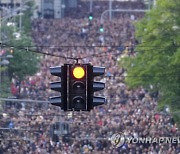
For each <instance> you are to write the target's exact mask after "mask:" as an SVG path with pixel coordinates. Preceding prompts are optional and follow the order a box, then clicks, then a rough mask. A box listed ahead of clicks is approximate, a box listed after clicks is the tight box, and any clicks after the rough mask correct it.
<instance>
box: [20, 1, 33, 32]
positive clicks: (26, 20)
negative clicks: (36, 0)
mask: <svg viewBox="0 0 180 154" xmlns="http://www.w3.org/2000/svg"><path fill="white" fill-rule="evenodd" d="M33 5H34V4H33V2H29V3H27V6H29V8H28V9H27V10H26V11H25V12H24V15H23V16H22V25H23V28H24V31H25V32H26V33H30V32H31V18H30V17H31V16H32V14H33Z"/></svg>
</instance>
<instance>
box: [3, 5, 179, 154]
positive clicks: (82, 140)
mask: <svg viewBox="0 0 180 154" xmlns="http://www.w3.org/2000/svg"><path fill="white" fill-rule="evenodd" d="M106 7H107V5H106V3H103V5H102V4H101V5H100V4H97V5H96V7H95V8H96V10H97V11H95V14H99V13H98V11H101V9H102V10H104V9H106ZM79 8H80V9H79V10H78V11H72V12H68V13H67V14H66V18H64V19H61V20H59V19H41V18H39V19H35V20H33V21H32V37H33V40H34V42H35V44H36V46H37V49H38V50H39V51H42V52H48V53H54V54H57V55H61V56H68V57H80V58H83V59H82V60H81V62H82V63H89V62H91V63H92V64H93V65H97V66H104V67H106V74H105V77H102V78H99V80H101V81H104V82H105V83H106V88H105V90H104V91H102V92H101V95H102V94H104V96H105V97H106V98H107V103H106V104H105V105H102V106H100V107H96V108H94V110H92V111H91V112H64V111H62V110H61V109H60V108H58V107H54V106H52V105H48V104H47V103H46V102H44V103H39V102H36V103H35V102H28V103H27V102H6V103H5V104H4V106H3V114H2V115H1V116H0V125H1V127H4V128H7V127H8V128H14V129H12V130H4V131H2V130H1V132H0V136H1V138H2V139H3V140H1V143H0V153H9V154H10V153H18V154H24V153H28V154H46V153H52V154H55V153H63V154H71V153H75V154H76V153H77V154H80V153H81V154H84V153H98V154H104V153H108V154H116V153H117V154H118V153H120V154H121V153H122V154H123V153H128V154H138V153H139V154H141V153H148V154H177V153H179V152H180V146H179V145H178V144H125V145H124V146H123V147H120V148H115V147H113V145H112V144H111V142H110V140H109V138H110V137H111V136H112V134H114V133H120V132H123V133H124V134H125V135H127V136H133V137H171V136H173V137H175V136H179V135H180V132H179V130H178V128H177V126H176V124H175V123H174V121H173V119H172V117H171V116H170V115H169V114H168V112H161V113H160V112H158V111H157V108H156V107H157V93H149V92H148V91H146V90H145V89H143V88H141V87H140V88H138V89H134V90H130V89H128V87H127V85H126V84H125V82H124V79H125V77H126V75H128V74H127V72H126V71H125V70H124V69H123V68H120V67H119V66H118V61H119V60H121V58H123V57H124V56H135V55H136V53H135V52H134V48H133V46H134V45H135V44H136V43H137V41H136V40H135V28H134V25H133V24H134V23H135V22H136V21H138V20H139V19H141V18H142V17H143V15H144V14H143V13H120V14H118V15H115V17H114V18H113V19H112V21H111V22H110V21H108V20H105V21H104V24H103V26H104V32H103V33H102V32H100V31H99V27H100V25H101V23H100V18H99V17H97V16H96V17H97V18H94V19H93V20H92V21H91V23H90V22H89V20H88V19H87V16H86V17H84V16H83V15H84V14H86V11H87V9H86V6H85V4H84V3H82V4H80V5H79ZM82 8H84V9H82ZM117 8H118V4H117ZM123 8H132V9H141V8H142V9H143V8H144V6H143V4H141V3H136V4H133V3H131V2H129V3H128V2H124V5H123ZM78 15H79V16H78ZM74 16H76V17H77V16H78V18H76V19H74ZM87 46H89V47H87ZM100 46H104V47H100ZM93 55H94V56H93ZM95 55H96V56H95ZM68 62H70V63H72V62H73V61H72V60H68V59H63V58H58V57H53V56H47V55H42V56H41V63H40V65H39V68H40V69H39V71H38V73H37V74H36V75H35V76H29V77H27V78H26V80H24V81H23V82H21V83H20V82H19V80H18V79H17V78H14V79H13V80H12V83H11V93H12V95H13V96H14V97H17V98H21V99H32V100H43V101H47V100H48V97H49V96H51V95H53V93H54V92H53V91H52V90H50V88H49V82H50V81H52V80H56V78H54V77H52V76H51V75H50V72H49V67H51V66H56V65H63V64H64V63H68Z"/></svg>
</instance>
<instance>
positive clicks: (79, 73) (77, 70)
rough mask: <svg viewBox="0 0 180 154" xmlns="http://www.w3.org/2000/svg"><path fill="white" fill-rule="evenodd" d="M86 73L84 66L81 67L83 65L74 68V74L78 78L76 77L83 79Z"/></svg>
mask: <svg viewBox="0 0 180 154" xmlns="http://www.w3.org/2000/svg"><path fill="white" fill-rule="evenodd" d="M84 75H85V71H84V68H83V67H81V66H77V67H75V68H74V69H73V76H74V77H75V78H76V79H81V78H83V77H84Z"/></svg>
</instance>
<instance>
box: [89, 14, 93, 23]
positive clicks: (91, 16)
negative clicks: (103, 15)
mask: <svg viewBox="0 0 180 154" xmlns="http://www.w3.org/2000/svg"><path fill="white" fill-rule="evenodd" d="M88 19H89V21H92V20H93V13H92V12H90V13H89V16H88Z"/></svg>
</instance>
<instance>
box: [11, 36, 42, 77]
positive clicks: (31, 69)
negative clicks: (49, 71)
mask: <svg viewBox="0 0 180 154" xmlns="http://www.w3.org/2000/svg"><path fill="white" fill-rule="evenodd" d="M31 42H32V40H31V38H29V37H27V36H25V35H24V36H21V39H19V40H13V41H11V45H12V47H13V58H12V59H10V64H9V75H10V77H13V76H17V77H18V78H19V79H20V80H22V79H24V77H26V76H27V75H33V74H35V73H36V71H37V70H38V62H39V56H38V54H35V53H32V52H30V51H26V50H25V48H22V47H26V46H31V45H32V44H31ZM21 48H22V49H21Z"/></svg>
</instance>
